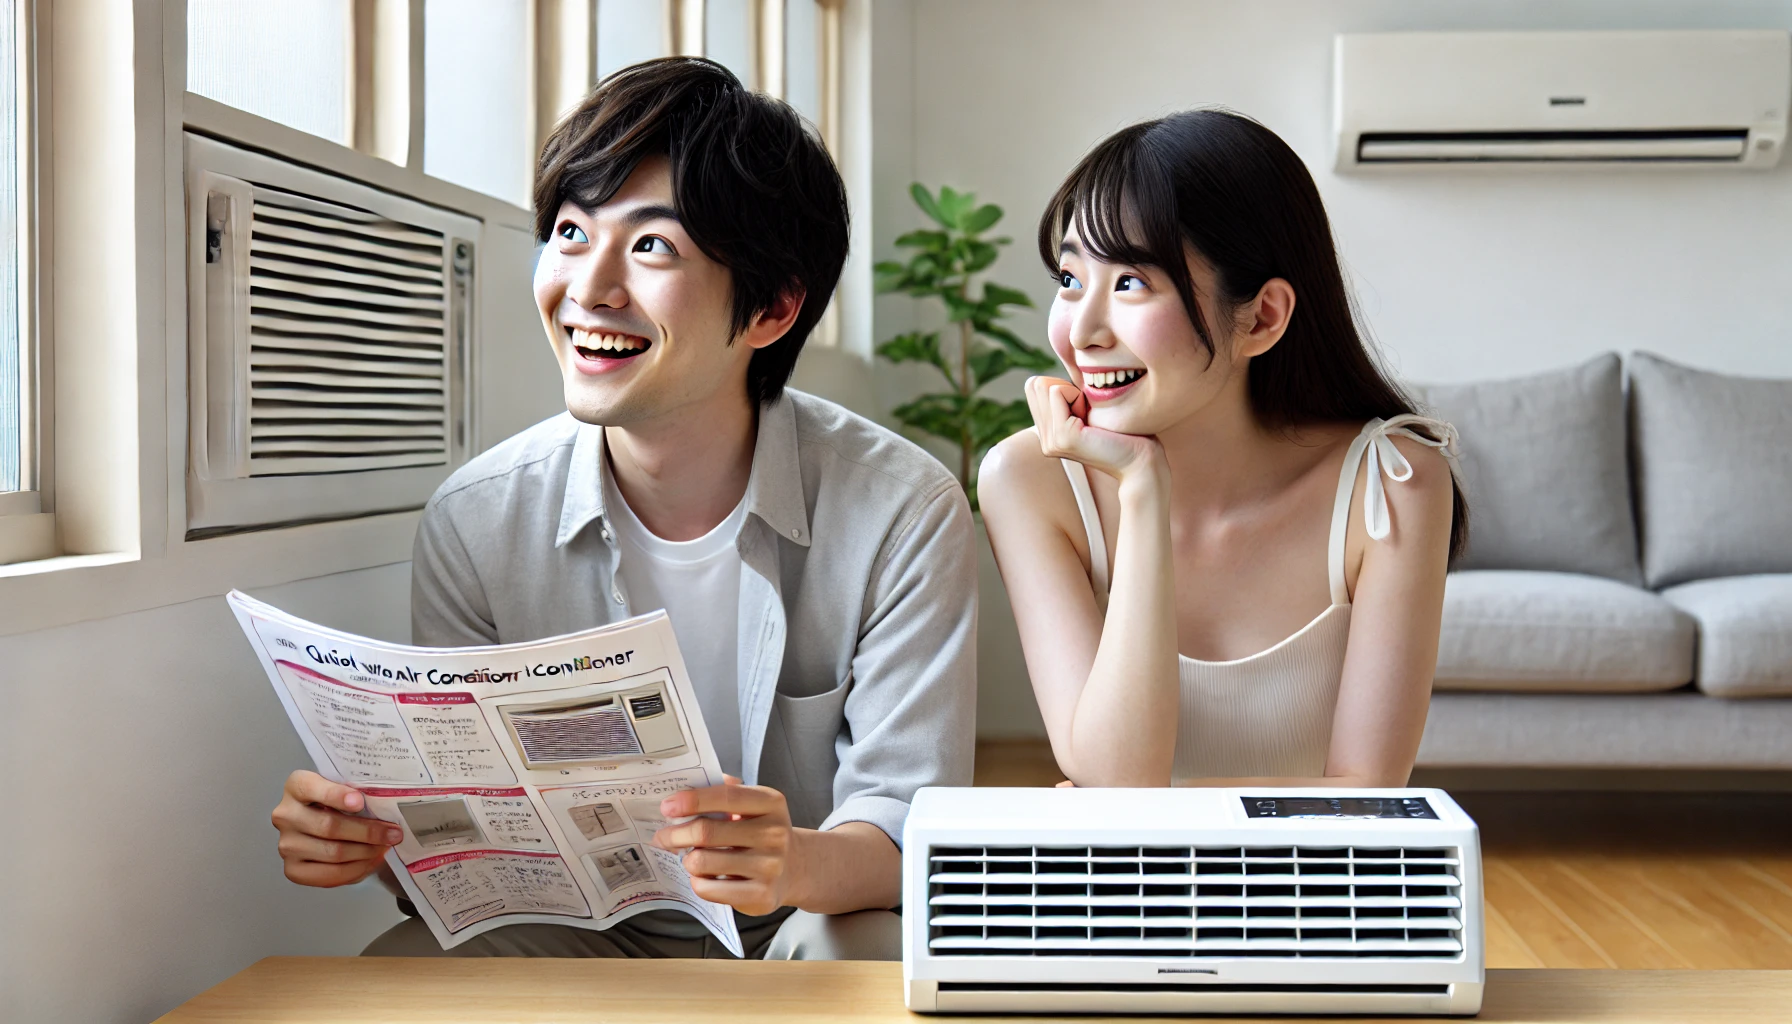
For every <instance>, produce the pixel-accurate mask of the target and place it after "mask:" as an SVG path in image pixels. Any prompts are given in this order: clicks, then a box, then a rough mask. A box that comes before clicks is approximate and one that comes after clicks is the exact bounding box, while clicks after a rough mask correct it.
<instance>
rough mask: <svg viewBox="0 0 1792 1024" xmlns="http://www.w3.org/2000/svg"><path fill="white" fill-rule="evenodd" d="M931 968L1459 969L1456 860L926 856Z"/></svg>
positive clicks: (1046, 852) (1170, 853)
mask: <svg viewBox="0 0 1792 1024" xmlns="http://www.w3.org/2000/svg"><path fill="white" fill-rule="evenodd" d="M929 857H930V859H931V861H932V864H933V873H932V875H931V876H930V877H929V879H928V884H929V890H928V899H927V909H928V915H929V916H928V926H929V929H930V933H929V937H928V943H927V944H928V948H929V949H931V950H932V951H933V953H934V955H936V956H1137V955H1149V956H1160V957H1161V956H1195V955H1201V956H1223V957H1280V958H1289V957H1315V956H1317V957H1360V956H1372V957H1383V958H1388V957H1393V958H1401V959H1409V958H1426V957H1452V958H1453V957H1456V956H1458V955H1460V954H1461V952H1462V948H1463V943H1462V918H1461V916H1460V914H1459V911H1460V909H1461V907H1462V898H1461V885H1462V882H1461V879H1460V878H1458V877H1457V874H1456V866H1457V865H1458V864H1459V863H1460V862H1461V859H1460V857H1459V855H1458V852H1457V851H1456V850H1454V849H1449V848H1408V847H1381V848H1377V847H1303V846H1274V847H1207V846H1198V847H1192V848H1191V847H1155V846H1091V847H1083V846H1079V847H1062V846H1038V847H1034V846H963V847H943V846H942V847H934V848H933V849H932V850H931V851H930V853H929Z"/></svg>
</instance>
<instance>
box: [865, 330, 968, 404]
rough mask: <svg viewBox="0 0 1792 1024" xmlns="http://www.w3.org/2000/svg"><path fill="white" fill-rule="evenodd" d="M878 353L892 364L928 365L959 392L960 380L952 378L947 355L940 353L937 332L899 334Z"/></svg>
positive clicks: (880, 347)
mask: <svg viewBox="0 0 1792 1024" xmlns="http://www.w3.org/2000/svg"><path fill="white" fill-rule="evenodd" d="M876 351H877V354H878V355H880V356H882V357H883V358H885V359H887V360H889V361H890V362H892V363H927V364H928V365H930V366H933V367H935V368H936V369H938V370H939V371H940V373H942V374H944V375H945V377H946V382H947V383H948V384H950V385H951V386H952V390H954V391H957V390H958V380H957V378H955V377H953V376H952V368H951V366H950V365H949V364H947V362H946V357H945V354H944V353H942V352H941V351H940V336H939V332H937V331H926V332H922V331H911V332H909V333H907V334H898V335H897V336H896V337H894V338H891V339H890V340H889V341H886V342H884V343H883V344H881V345H878V346H877V350H876Z"/></svg>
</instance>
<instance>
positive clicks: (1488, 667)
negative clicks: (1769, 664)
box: [1436, 569, 1693, 693]
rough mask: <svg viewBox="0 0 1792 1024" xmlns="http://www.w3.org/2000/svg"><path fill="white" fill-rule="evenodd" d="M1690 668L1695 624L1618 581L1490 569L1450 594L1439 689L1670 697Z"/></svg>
mask: <svg viewBox="0 0 1792 1024" xmlns="http://www.w3.org/2000/svg"><path fill="white" fill-rule="evenodd" d="M1692 660H1693V622H1692V619H1691V618H1690V617H1688V616H1687V615H1686V614H1685V613H1684V612H1682V611H1680V610H1679V609H1678V608H1675V607H1674V606H1673V605H1671V604H1669V603H1668V602H1666V601H1664V600H1663V599H1662V598H1661V597H1660V596H1659V595H1656V594H1651V593H1649V592H1648V591H1646V590H1640V589H1638V588H1636V587H1631V586H1626V585H1624V584H1622V583H1618V582H1615V581H1613V580H1607V579H1600V578H1599V577H1597V576H1582V575H1578V574H1575V573H1563V572H1525V571H1517V570H1492V569H1483V570H1479V571H1466V572H1453V573H1451V574H1450V576H1449V579H1448V580H1447V582H1446V583H1445V585H1444V621H1443V633H1442V636H1441V637H1440V638H1439V644H1438V652H1437V676H1436V687H1437V689H1440V690H1529V691H1550V692H1558V693H1567V692H1577V691H1578V692H1610V693H1644V692H1647V691H1651V690H1671V689H1673V688H1675V687H1677V686H1684V685H1685V684H1686V683H1688V682H1690V681H1691V680H1692Z"/></svg>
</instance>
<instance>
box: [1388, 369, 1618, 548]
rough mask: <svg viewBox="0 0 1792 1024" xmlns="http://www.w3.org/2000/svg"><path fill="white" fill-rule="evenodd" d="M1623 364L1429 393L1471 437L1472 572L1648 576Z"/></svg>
mask: <svg viewBox="0 0 1792 1024" xmlns="http://www.w3.org/2000/svg"><path fill="white" fill-rule="evenodd" d="M1621 371H1622V364H1621V363H1620V361H1619V359H1618V357H1617V356H1616V355H1614V354H1611V353H1607V354H1605V355H1602V356H1599V357H1598V358H1596V359H1594V360H1592V361H1591V362H1587V363H1583V364H1581V365H1580V366H1576V367H1574V368H1572V369H1568V370H1560V371H1557V372H1554V373H1546V374H1541V375H1538V376H1534V377H1522V378H1519V379H1516V380H1498V381H1486V382H1482V383H1476V384H1453V385H1432V386H1430V387H1426V388H1422V389H1420V390H1421V393H1422V396H1423V398H1424V401H1425V403H1426V404H1427V405H1430V406H1431V407H1432V408H1433V409H1434V410H1435V411H1436V414H1437V415H1438V416H1440V417H1441V418H1443V419H1445V420H1448V421H1449V422H1451V423H1453V424H1455V425H1456V431H1457V433H1458V434H1460V435H1461V437H1462V458H1461V467H1462V481H1463V491H1464V492H1465V495H1466V497H1467V498H1468V513H1469V530H1468V550H1467V551H1466V552H1465V553H1464V555H1463V558H1462V559H1461V561H1460V562H1459V563H1458V565H1459V567H1460V568H1464V569H1542V570H1551V571H1556V572H1577V573H1586V574H1589V575H1593V576H1604V577H1606V578H1607V579H1614V580H1619V581H1621V582H1624V583H1637V582H1640V581H1641V579H1642V571H1641V569H1640V567H1639V566H1638V563H1637V553H1636V526H1635V523H1634V522H1633V519H1632V516H1631V512H1630V475H1629V473H1630V471H1629V465H1628V462H1627V455H1626V449H1625V442H1624V437H1625V422H1624V381H1623V377H1622V372H1621Z"/></svg>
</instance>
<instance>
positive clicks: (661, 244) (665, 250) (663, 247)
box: [634, 235, 678, 256]
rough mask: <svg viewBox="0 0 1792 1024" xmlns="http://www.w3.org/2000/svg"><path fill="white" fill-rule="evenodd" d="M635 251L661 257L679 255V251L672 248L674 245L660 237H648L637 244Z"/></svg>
mask: <svg viewBox="0 0 1792 1024" xmlns="http://www.w3.org/2000/svg"><path fill="white" fill-rule="evenodd" d="M634 251H635V252H651V253H658V254H659V255H661V256H676V255H678V250H676V249H674V248H672V243H671V242H668V241H666V240H665V239H664V238H661V237H660V236H658V235H648V236H647V237H645V238H643V239H641V240H640V241H638V242H636V243H635V249H634Z"/></svg>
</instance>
